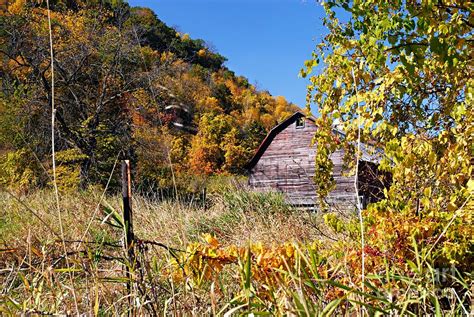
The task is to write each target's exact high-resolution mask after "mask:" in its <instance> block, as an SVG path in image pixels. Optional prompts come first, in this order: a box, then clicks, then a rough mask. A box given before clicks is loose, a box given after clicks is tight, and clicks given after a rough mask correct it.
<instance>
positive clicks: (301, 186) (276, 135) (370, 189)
mask: <svg viewBox="0 0 474 317" xmlns="http://www.w3.org/2000/svg"><path fill="white" fill-rule="evenodd" d="M316 130H317V127H316V125H315V120H314V118H311V117H306V116H305V115H304V114H303V113H301V112H296V113H295V114H293V115H292V116H291V117H289V118H288V119H286V120H284V121H283V122H281V123H280V124H279V125H277V126H276V127H274V128H273V129H272V130H271V131H270V132H269V133H268V135H267V136H266V138H265V139H264V140H263V142H262V144H261V145H260V147H259V148H258V150H257V152H256V153H255V155H254V156H253V158H252V159H251V161H250V162H249V164H248V171H249V185H250V186H251V187H252V188H254V189H256V190H260V191H278V192H282V193H284V194H285V196H286V198H287V200H288V202H289V203H291V204H293V205H297V206H314V205H316V204H317V202H318V199H317V196H316V187H315V183H314V176H315V174H316V171H315V155H316V150H315V146H311V140H312V138H313V136H314V134H315V132H316ZM335 132H336V133H341V132H338V131H337V130H335ZM341 136H343V134H342V133H341ZM365 148H366V147H365V146H364V149H363V151H362V152H363V154H362V157H361V159H360V160H359V177H358V189H359V190H358V191H359V192H358V193H357V195H358V196H359V197H360V199H361V202H362V203H363V204H367V203H369V202H372V201H375V200H377V199H380V197H381V193H383V191H382V189H383V184H384V182H383V181H382V180H381V179H380V178H381V177H380V176H382V175H380V173H379V172H378V169H377V159H376V157H375V156H374V155H369V154H368V153H367V151H366V150H365ZM343 155H344V153H343V151H336V152H335V153H333V155H332V156H331V159H332V161H333V163H334V170H333V177H334V180H335V182H336V188H335V189H334V190H333V191H332V192H331V193H330V195H329V197H328V198H327V202H328V203H329V205H330V206H332V207H333V208H345V209H351V208H353V207H355V206H356V192H355V187H354V177H355V175H353V176H347V175H344V173H343Z"/></svg>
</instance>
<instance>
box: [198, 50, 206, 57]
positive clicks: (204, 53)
mask: <svg viewBox="0 0 474 317" xmlns="http://www.w3.org/2000/svg"><path fill="white" fill-rule="evenodd" d="M197 55H198V56H199V57H204V56H206V55H207V51H206V50H205V49H200V50H199V51H198V52H197Z"/></svg>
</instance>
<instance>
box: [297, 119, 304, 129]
mask: <svg viewBox="0 0 474 317" xmlns="http://www.w3.org/2000/svg"><path fill="white" fill-rule="evenodd" d="M304 122H305V120H304V118H298V119H296V128H297V129H303V128H304Z"/></svg>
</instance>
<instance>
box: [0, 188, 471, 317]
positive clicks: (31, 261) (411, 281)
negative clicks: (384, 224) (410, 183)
mask: <svg viewBox="0 0 474 317" xmlns="http://www.w3.org/2000/svg"><path fill="white" fill-rule="evenodd" d="M99 193H100V191H94V190H92V191H88V192H82V193H74V194H64V195H63V196H62V199H61V210H63V225H64V228H65V240H66V243H67V249H68V256H69V259H70V262H71V263H70V265H69V266H67V265H65V259H64V254H63V252H62V251H61V250H59V247H60V246H61V244H60V240H59V239H58V237H57V235H55V234H54V233H53V232H51V230H53V231H55V232H59V227H58V224H57V221H56V219H57V218H56V216H55V213H54V210H55V199H54V194H53V193H51V192H50V191H38V192H35V193H33V194H30V195H28V196H25V197H22V198H21V199H22V200H23V203H19V202H18V200H17V199H14V198H12V197H11V196H10V195H8V194H6V193H1V194H0V195H1V196H0V198H1V200H2V201H3V202H4V204H3V205H4V207H5V208H4V209H3V210H2V211H1V222H0V237H1V246H0V249H1V253H0V263H1V266H0V267H1V269H0V283H1V284H2V291H1V295H0V296H1V297H0V313H2V314H10V315H13V314H19V313H36V314H72V313H74V312H75V307H74V305H75V301H74V298H72V296H71V295H70V292H68V289H67V287H68V285H69V284H70V283H69V280H68V273H70V272H73V273H74V274H73V277H74V281H73V282H74V285H75V289H76V295H77V299H78V302H77V304H78V309H79V311H80V312H82V313H85V314H90V315H123V314H126V313H127V312H128V313H131V314H137V315H140V314H142V315H150V314H152V315H153V314H168V315H199V316H200V315H224V314H226V313H227V314H228V315H246V314H249V313H251V312H252V313H261V314H267V315H268V314H270V315H298V316H299V315H301V316H330V315H345V316H354V315H355V316H359V315H362V314H364V315H393V316H402V315H415V316H422V315H423V316H424V315H436V316H443V315H444V316H458V315H465V314H467V313H469V311H470V307H469V304H470V300H471V298H472V275H471V274H470V273H469V272H459V271H457V270H456V269H455V268H453V269H449V270H439V269H438V268H436V267H435V266H434V265H433V263H434V261H433V259H432V258H431V256H426V253H427V250H425V249H423V248H420V247H419V246H417V245H416V244H413V246H412V248H411V249H412V251H413V257H412V261H410V260H407V261H405V262H404V263H397V262H396V261H393V260H392V259H390V257H388V256H385V255H383V256H382V255H379V254H371V252H369V251H370V250H368V255H367V268H366V273H367V274H366V276H365V281H364V286H363V287H361V284H360V281H361V278H360V259H359V258H360V254H359V253H358V250H359V249H360V246H359V245H358V244H357V243H356V242H354V241H351V240H350V239H349V238H347V236H346V235H341V236H337V235H334V234H333V235H332V236H331V238H333V239H334V240H336V241H333V240H331V239H327V238H326V237H325V236H327V235H330V234H331V231H330V230H329V229H328V228H327V227H326V226H325V224H324V223H323V222H322V220H321V216H320V215H318V214H315V213H308V212H304V211H297V210H292V209H291V208H290V207H289V206H287V205H285V203H284V201H283V199H282V197H281V196H278V195H276V194H266V193H250V192H247V191H246V190H245V189H243V188H230V189H225V190H223V191H221V192H217V193H214V194H212V195H210V197H209V204H208V206H207V207H206V208H204V207H196V206H195V205H193V204H190V203H179V202H172V201H162V202H157V201H151V200H149V199H146V198H142V197H134V199H133V202H132V206H133V208H134V216H135V219H134V220H135V223H134V229H135V234H136V236H137V237H138V240H137V242H136V245H135V251H136V259H132V261H130V258H129V257H128V254H127V250H125V249H124V248H123V243H122V241H123V227H122V221H121V215H120V214H121V213H120V206H121V199H120V197H118V196H109V197H106V199H105V203H103V204H102V207H101V212H100V215H99V216H98V217H97V219H95V220H94V221H93V222H92V225H91V227H90V230H89V231H88V233H87V235H86V236H85V241H83V242H82V243H79V242H78V241H77V240H78V239H79V238H78V237H82V236H83V233H84V231H85V228H86V226H87V224H88V220H89V218H90V216H91V215H92V214H93V212H94V210H95V208H96V205H97V202H98V201H99V200H100V194H99ZM26 206H27V207H28V208H29V209H32V210H34V211H35V212H36V213H37V215H39V216H40V217H41V219H42V221H40V220H39V219H38V218H37V217H35V216H33V215H32V214H31V210H28V208H26ZM45 223H46V224H47V225H48V226H46V225H45ZM49 228H51V230H50V229H49ZM322 233H323V234H322ZM79 245H80V246H81V247H80V248H79ZM358 259H359V260H358ZM124 267H128V269H129V271H130V272H131V280H127V278H126V277H125V273H124ZM127 282H130V284H131V285H132V287H131V290H130V292H128V291H127V288H126V287H125V286H126V284H127Z"/></svg>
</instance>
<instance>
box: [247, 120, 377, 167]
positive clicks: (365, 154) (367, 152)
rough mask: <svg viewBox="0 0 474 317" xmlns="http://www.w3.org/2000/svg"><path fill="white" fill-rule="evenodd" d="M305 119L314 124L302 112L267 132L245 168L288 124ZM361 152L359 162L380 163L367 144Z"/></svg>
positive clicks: (250, 164)
mask: <svg viewBox="0 0 474 317" xmlns="http://www.w3.org/2000/svg"><path fill="white" fill-rule="evenodd" d="M302 117H305V118H306V119H308V120H310V121H312V122H315V121H316V118H315V117H313V116H309V117H307V116H306V115H305V114H304V113H302V112H299V111H297V112H295V113H294V114H293V115H291V116H290V117H288V118H287V119H285V120H283V121H282V122H281V123H280V124H278V125H277V126H275V127H274V128H273V129H271V130H270V132H268V134H267V136H266V137H265V139H263V141H262V143H261V144H260V146H259V147H258V149H257V151H256V152H255V154H254V156H253V157H252V159H251V160H250V161H249V162H248V163H247V165H246V167H247V169H249V170H250V169H252V168H253V167H254V166H255V165H256V164H257V162H258V160H260V158H261V157H262V155H263V153H265V151H266V150H267V148H268V146H269V145H270V143H272V141H273V139H274V138H275V137H276V136H277V134H278V133H280V132H281V131H283V130H284V129H286V128H287V127H288V126H289V125H290V124H292V123H293V122H295V121H296V120H297V119H298V118H302ZM334 131H335V132H336V133H339V134H342V135H344V133H343V132H342V131H340V130H337V129H334ZM361 152H362V157H361V158H360V160H361V161H367V162H372V163H378V162H380V153H379V152H378V151H374V150H373V149H371V147H370V146H369V145H367V144H361ZM372 152H374V153H373V154H371V153H372Z"/></svg>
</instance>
